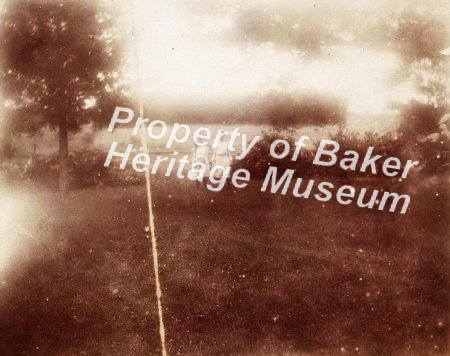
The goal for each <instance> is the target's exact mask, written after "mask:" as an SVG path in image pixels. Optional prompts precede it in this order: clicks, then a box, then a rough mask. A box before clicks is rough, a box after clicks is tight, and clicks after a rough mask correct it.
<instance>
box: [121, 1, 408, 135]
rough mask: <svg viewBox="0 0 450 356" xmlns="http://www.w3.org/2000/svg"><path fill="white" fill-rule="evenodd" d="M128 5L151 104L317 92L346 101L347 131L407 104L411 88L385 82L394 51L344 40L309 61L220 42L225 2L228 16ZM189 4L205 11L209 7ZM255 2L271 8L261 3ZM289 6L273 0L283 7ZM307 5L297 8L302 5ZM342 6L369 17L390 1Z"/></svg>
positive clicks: (285, 51)
mask: <svg viewBox="0 0 450 356" xmlns="http://www.w3.org/2000/svg"><path fill="white" fill-rule="evenodd" d="M134 3H135V5H134V8H135V12H134V13H135V20H136V30H137V31H136V34H137V36H136V41H137V47H138V49H139V51H138V53H139V55H138V57H139V63H140V81H141V83H142V84H141V86H142V88H143V91H144V92H145V98H151V100H152V101H153V102H162V103H173V104H175V105H178V106H179V105H190V106H191V105H202V104H210V103H223V102H230V103H233V101H235V100H238V99H242V98H245V97H248V96H250V95H258V94H263V93H265V92H267V91H269V90H279V91H288V92H291V93H292V92H293V93H311V92H315V93H324V94H328V95H334V96H337V97H339V98H342V99H343V100H344V101H345V102H346V103H347V108H348V114H349V126H350V127H353V128H356V129H359V130H365V129H375V130H382V129H385V128H386V127H388V126H390V125H391V124H393V122H394V121H393V120H395V118H394V116H393V115H392V112H390V111H389V102H390V101H391V100H395V101H406V100H408V99H409V98H410V97H411V96H412V95H414V93H413V91H412V89H411V87H410V86H408V85H407V84H405V83H397V84H395V83H394V82H393V81H392V79H391V78H392V76H393V75H394V74H395V72H396V70H398V69H399V67H400V66H401V61H400V58H399V57H398V56H397V55H396V54H395V53H390V52H387V51H382V50H380V49H377V50H375V49H371V48H364V47H362V46H361V45H360V46H359V47H357V46H352V44H351V41H349V42H348V45H340V46H335V47H330V48H328V49H327V56H322V57H317V59H315V60H311V58H308V59H306V58H305V57H304V56H303V54H302V53H301V52H300V51H298V50H295V49H293V48H287V47H281V46H277V45H276V44H273V43H263V44H261V45H250V44H242V43H239V42H236V41H229V40H227V35H228V34H230V33H231V32H232V31H233V26H234V23H233V20H232V14H233V5H236V1H232V0H226V1H225V2H224V4H229V11H224V12H222V13H220V12H219V13H218V12H217V11H207V10H205V11H197V12H195V11H188V9H189V6H186V3H184V5H183V6H180V5H179V4H177V3H176V2H173V1H145V2H142V1H135V2H134ZM188 3H189V4H190V6H192V7H195V6H197V7H199V8H200V9H201V8H202V6H203V7H206V8H208V5H207V4H208V2H203V3H202V2H199V1H195V0H190V1H189V2H188ZM255 3H257V4H258V5H259V6H261V4H270V2H269V1H265V0H263V1H258V2H255ZM272 3H273V2H272ZM292 3H293V2H292V1H291V2H289V1H286V0H284V1H281V2H277V4H278V5H280V4H281V5H283V6H290V5H291V4H292ZM310 3H311V2H309V1H306V2H302V4H303V5H304V6H306V5H309V4H310ZM319 3H320V2H319ZM202 4H204V5H202ZM297 4H298V2H297ZM346 4H347V5H346V6H348V7H351V6H354V8H355V9H359V10H361V9H363V10H364V11H367V16H368V17H369V16H370V11H381V10H382V9H383V6H386V4H389V2H387V1H377V2H373V1H361V0H358V1H349V2H346ZM227 6H228V5H227ZM227 6H224V8H227ZM380 9H381V10H380ZM191 10H192V9H191ZM350 10H351V8H350ZM130 64H131V65H130V73H132V72H133V71H134V74H135V72H136V71H135V69H136V67H135V56H134V53H131V57H130ZM374 118H376V120H374Z"/></svg>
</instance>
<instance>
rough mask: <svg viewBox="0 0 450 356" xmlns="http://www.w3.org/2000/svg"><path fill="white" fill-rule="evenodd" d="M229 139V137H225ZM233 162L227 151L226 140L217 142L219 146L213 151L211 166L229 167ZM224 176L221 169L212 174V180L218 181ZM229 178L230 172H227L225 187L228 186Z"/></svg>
mask: <svg viewBox="0 0 450 356" xmlns="http://www.w3.org/2000/svg"><path fill="white" fill-rule="evenodd" d="M225 137H227V138H228V137H229V136H225ZM232 161H233V156H232V155H231V153H230V151H229V150H228V140H227V139H224V138H222V140H221V141H219V144H218V145H217V148H216V149H215V150H214V151H213V155H212V164H213V165H216V164H217V165H220V166H222V167H225V168H227V167H231V163H232ZM224 174H225V172H224V171H223V170H222V169H217V170H216V171H215V172H214V178H217V179H220V178H222V176H223V175H224ZM230 177H231V170H228V176H227V186H230Z"/></svg>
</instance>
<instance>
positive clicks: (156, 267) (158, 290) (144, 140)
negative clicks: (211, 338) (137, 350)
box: [131, 1, 167, 356]
mask: <svg viewBox="0 0 450 356" xmlns="http://www.w3.org/2000/svg"><path fill="white" fill-rule="evenodd" d="M131 10H132V14H131V16H132V37H133V42H134V54H135V61H136V76H137V78H136V81H137V88H138V102H139V115H140V117H142V118H143V117H144V104H143V100H142V87H141V76H140V65H139V50H138V43H137V39H136V32H135V31H136V26H135V18H134V1H131ZM144 126H145V124H144ZM146 131H147V130H141V132H142V135H141V141H142V145H143V147H144V151H145V153H146V154H148V153H149V149H148V143H147V137H146V135H145V132H146ZM145 182H146V191H147V202H148V216H149V225H150V237H151V243H152V255H153V270H154V273H155V287H156V300H157V304H158V318H159V336H160V339H161V354H162V355H163V356H166V355H167V351H166V331H165V329H164V318H163V310H162V302H161V300H162V290H161V283H160V280H159V263H158V248H157V245H156V232H155V221H154V217H153V203H152V191H151V184H150V170H148V169H147V170H146V171H145Z"/></svg>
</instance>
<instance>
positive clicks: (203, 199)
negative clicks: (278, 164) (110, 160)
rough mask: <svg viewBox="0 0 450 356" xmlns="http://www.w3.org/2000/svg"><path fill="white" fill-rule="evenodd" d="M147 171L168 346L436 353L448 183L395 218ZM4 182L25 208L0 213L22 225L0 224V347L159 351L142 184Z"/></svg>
mask: <svg viewBox="0 0 450 356" xmlns="http://www.w3.org/2000/svg"><path fill="white" fill-rule="evenodd" d="M152 179H153V181H152V183H153V186H152V189H153V195H154V197H153V198H154V204H155V206H154V208H155V222H156V233H157V238H158V250H159V258H160V274H161V282H162V288H163V311H164V318H165V326H166V333H167V349H168V352H169V354H178V353H179V354H202V355H212V354H243V355H248V354H257V355H262V354H264V355H279V354H289V355H291V354H292V355H294V354H302V355H303V354H325V355H333V354H342V353H347V354H361V355H390V354H399V355H411V354H416V355H426V354H448V352H449V348H448V347H449V345H448V332H449V331H448V330H449V328H448V324H449V319H448V316H449V298H448V297H449V285H448V280H449V278H448V277H449V276H448V273H449V264H448V246H449V245H448V221H449V216H448V201H449V197H448V192H447V193H441V194H440V195H438V196H436V195H435V194H431V192H426V193H421V194H417V196H416V197H414V200H413V201H412V205H411V207H412V208H411V212H409V213H408V214H406V215H400V214H397V213H395V214H392V213H389V212H378V211H371V210H366V209H361V208H358V207H356V206H353V205H350V206H347V207H343V206H341V205H339V204H337V203H334V202H327V203H321V202H319V201H317V200H313V199H308V200H304V199H297V198H293V197H290V196H280V195H278V194H277V195H273V194H270V193H262V192H260V191H259V189H260V186H261V181H258V180H252V181H251V184H250V185H249V186H248V187H246V188H244V189H240V190H238V189H230V190H227V191H222V192H219V193H213V192H209V191H207V190H205V189H196V188H195V183H193V182H189V181H182V180H177V179H168V178H165V177H159V176H155V177H152ZM5 194H6V193H4V195H3V196H6V195H5ZM7 194H11V195H12V196H14V199H15V201H16V202H17V206H18V207H20V206H21V204H24V206H25V205H26V206H31V205H33V206H35V207H36V208H35V209H33V210H32V213H29V214H28V213H25V210H22V209H18V211H19V212H20V213H18V214H17V216H16V217H15V219H14V221H13V223H14V224H15V225H17V224H20V226H21V228H22V229H25V230H26V231H27V232H28V233H29V235H30V236H28V235H27V236H25V233H24V232H23V230H20V229H15V230H14V229H5V228H4V229H3V230H2V231H3V232H4V233H3V236H1V238H2V239H3V240H4V241H6V240H7V239H11V241H15V242H13V243H11V244H14V243H15V244H17V246H16V247H15V248H13V247H14V246H13V247H11V249H10V251H11V256H9V257H8V258H10V260H11V262H10V263H11V266H12V267H11V268H5V269H3V270H1V269H0V279H1V284H0V335H1V338H0V354H2V355H19V354H42V355H145V354H158V352H159V351H160V349H159V335H158V323H157V322H158V319H157V314H156V298H155V292H154V282H153V281H154V276H153V271H152V265H151V245H150V240H149V239H148V238H147V234H148V233H147V232H146V230H145V227H146V226H147V225H148V216H147V206H146V196H145V189H144V187H142V186H132V187H116V188H110V187H106V188H89V189H85V190H78V191H73V192H71V195H70V197H69V200H68V202H66V203H65V204H64V203H62V202H61V201H60V200H59V198H58V195H57V194H56V193H54V192H53V191H50V190H49V189H47V188H39V189H37V188H36V187H32V186H29V187H20V188H17V189H16V190H14V189H12V188H10V189H9V190H8V193H7ZM30 204H31V205H30ZM2 209H11V206H9V208H8V207H5V206H2ZM4 223H6V222H4ZM9 223H11V224H12V222H11V221H9ZM6 231H8V233H7V234H6V233H5V232H6ZM12 239H14V240H12ZM4 258H6V257H4Z"/></svg>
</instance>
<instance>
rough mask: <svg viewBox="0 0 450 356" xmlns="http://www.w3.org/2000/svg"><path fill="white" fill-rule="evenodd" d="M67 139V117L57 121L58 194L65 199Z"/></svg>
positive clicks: (67, 180)
mask: <svg viewBox="0 0 450 356" xmlns="http://www.w3.org/2000/svg"><path fill="white" fill-rule="evenodd" d="M69 183H70V176H69V137H68V132H67V117H66V116H65V115H62V116H61V117H60V119H59V192H60V193H61V194H62V195H63V197H65V196H66V195H67V192H68V191H69Z"/></svg>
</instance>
